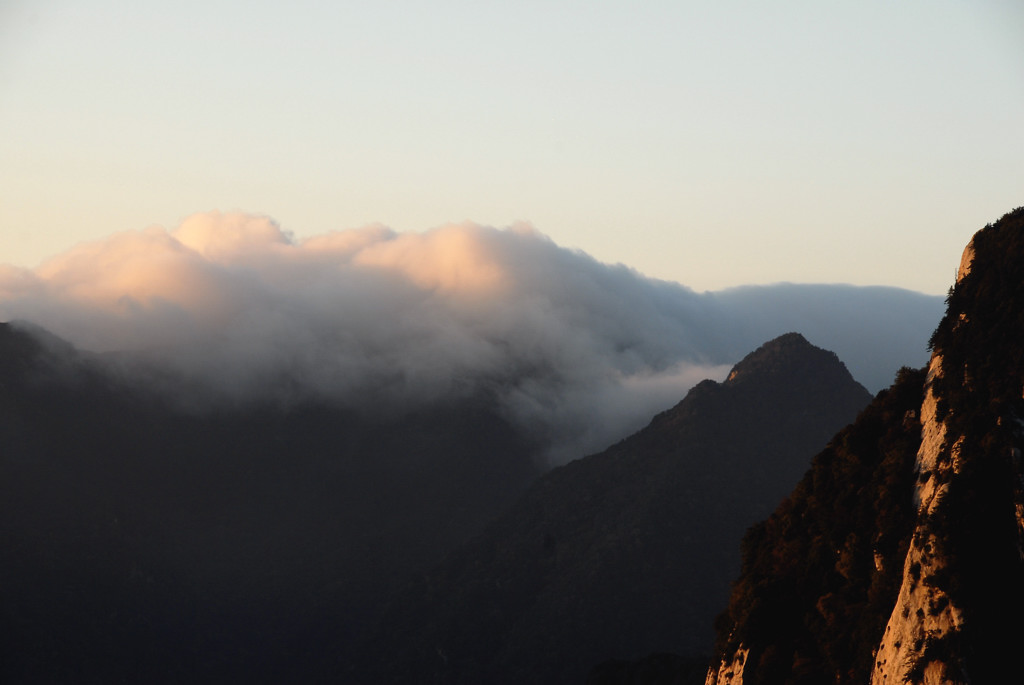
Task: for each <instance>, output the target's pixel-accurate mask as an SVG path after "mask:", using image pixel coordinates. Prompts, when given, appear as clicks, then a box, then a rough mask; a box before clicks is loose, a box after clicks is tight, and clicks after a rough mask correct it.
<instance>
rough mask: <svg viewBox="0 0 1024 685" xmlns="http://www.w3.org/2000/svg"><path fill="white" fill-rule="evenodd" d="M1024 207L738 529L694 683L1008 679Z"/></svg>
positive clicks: (1017, 512) (1012, 638) (964, 267)
mask: <svg viewBox="0 0 1024 685" xmlns="http://www.w3.org/2000/svg"><path fill="white" fill-rule="evenodd" d="M1022 336H1024V208H1020V209H1016V210H1014V211H1013V212H1010V213H1008V214H1006V215H1005V216H1003V217H1002V218H1001V219H1000V220H999V221H997V222H996V223H994V224H990V225H988V226H986V227H985V228H983V229H982V230H980V231H979V232H977V233H976V234H975V235H974V237H973V238H972V240H971V241H970V243H969V244H968V246H967V248H966V250H965V251H964V254H963V257H962V259H961V263H960V268H959V271H958V274H957V280H956V283H955V285H954V286H953V287H952V288H951V289H950V293H949V297H948V298H947V309H946V314H945V316H944V318H943V319H942V321H941V322H940V323H939V326H938V328H937V329H936V331H935V333H934V335H933V336H932V340H931V347H932V356H931V361H930V363H929V364H928V366H927V367H926V368H924V369H920V370H916V371H915V370H910V369H906V370H904V371H903V372H901V373H900V375H899V377H898V379H897V382H896V384H895V385H894V386H893V387H892V388H890V389H889V390H888V391H885V392H883V393H881V394H879V396H878V398H877V399H876V400H875V401H874V402H873V403H872V405H871V406H870V407H869V408H868V409H867V410H865V412H864V413H863V414H862V415H861V417H860V419H859V420H858V421H857V422H856V423H855V424H854V425H853V426H851V427H849V428H847V429H846V430H844V431H843V432H841V433H840V434H839V435H837V436H836V438H835V439H833V440H832V442H831V443H830V445H829V447H828V448H827V449H826V450H825V451H824V452H822V453H821V454H819V455H818V456H817V457H815V460H814V463H813V465H812V467H811V469H810V471H808V473H807V474H806V476H805V477H804V478H803V480H802V481H801V482H800V484H799V485H798V486H797V488H796V489H795V490H794V491H793V492H792V493H791V494H790V495H789V496H788V497H787V498H786V499H785V500H784V501H783V502H782V504H781V505H780V506H779V507H778V508H777V509H776V511H775V512H774V513H773V514H772V515H771V516H770V517H769V518H768V519H767V520H766V521H765V522H763V523H761V524H759V525H758V526H755V527H754V528H752V529H751V531H750V532H749V533H748V535H747V536H746V538H745V539H744V543H743V567H742V572H741V574H740V576H739V579H738V580H737V582H736V584H735V587H734V590H733V593H732V596H731V598H730V601H729V604H728V609H727V610H726V612H725V613H724V614H723V615H722V617H721V620H720V622H719V624H718V625H719V632H718V644H717V648H716V652H715V654H714V659H713V662H712V668H711V669H710V672H709V674H708V679H707V682H708V683H709V684H711V683H720V684H725V683H729V684H731V685H737V684H739V683H744V684H750V683H821V682H840V683H853V682H871V683H873V684H874V685H881V684H883V683H929V684H931V683H994V682H1019V681H1020V679H1021V678H1022V677H1024V676H1022V673H1024V671H1022V670H1021V667H1020V664H1019V663H1018V662H1017V660H1016V658H1015V656H1014V655H1015V654H1016V653H1017V651H1018V649H1019V646H1020V644H1021V643H1022V640H1024V628H1021V623H1020V617H1021V616H1022V615H1024V552H1022V550H1024V478H1022V476H1024V465H1022V460H1021V456H1020V455H1021V449H1022V447H1024V428H1022V426H1024V424H1022V418H1024V400H1022V396H1021V388H1022V386H1024V347H1022V346H1021V344H1020V340H1021V337H1022Z"/></svg>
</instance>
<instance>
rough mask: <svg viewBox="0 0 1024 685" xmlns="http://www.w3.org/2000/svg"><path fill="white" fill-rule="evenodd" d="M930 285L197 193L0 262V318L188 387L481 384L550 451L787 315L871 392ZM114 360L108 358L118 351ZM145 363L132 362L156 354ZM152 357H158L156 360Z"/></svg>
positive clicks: (563, 453) (613, 425)
mask: <svg viewBox="0 0 1024 685" xmlns="http://www.w3.org/2000/svg"><path fill="white" fill-rule="evenodd" d="M942 308H943V304H942V298H940V297H934V296H926V295H921V294H918V293H912V292H909V291H905V290H899V289H895V288H855V287H852V286H837V285H829V286H815V285H806V286H804V285H793V284H780V285H775V286H761V287H754V286H751V287H744V288H735V289H730V290H725V291H719V292H714V293H696V292H694V291H692V290H690V289H688V288H686V287H684V286H682V285H680V284H678V283H672V282H666V281H659V280H654V279H650V278H646V277H644V276H643V275H642V274H640V273H638V272H636V271H635V270H632V269H630V268H627V267H626V266H623V265H610V264H604V263H600V262H598V261H596V260H594V259H593V258H591V257H589V256H588V255H586V254H585V253H583V252H580V251H578V250H571V249H566V248H564V247H560V246H558V245H556V244H555V243H554V242H552V241H551V240H550V239H549V238H547V237H545V236H544V235H542V234H541V233H539V232H538V231H536V230H535V229H533V228H532V227H530V226H529V225H526V224H522V225H516V226H512V227H509V228H505V229H497V228H492V227H488V226H481V225H476V224H470V223H464V224H453V225H447V226H441V227H437V228H434V229H431V230H428V231H425V232H422V233H396V232H394V231H392V230H390V229H388V228H386V227H383V226H370V227H366V228H360V229H354V230H344V231H337V232H332V233H328V234H325V235H320V236H315V237H312V238H308V239H303V240H297V239H295V238H294V237H293V236H292V235H291V234H289V233H288V232H286V231H284V230H282V228H281V227H280V226H279V225H278V224H277V223H276V222H274V221H273V220H272V219H270V218H268V217H265V216H257V215H251V214H245V213H240V212H231V213H222V212H208V213H203V214H196V215H194V216H191V217H189V218H188V219H186V220H185V221H184V222H182V223H181V225H180V226H178V227H176V228H174V229H173V230H167V229H164V228H160V227H153V228H149V229H146V230H141V231H130V232H124V233H118V234H115V235H112V236H109V237H107V238H105V239H103V240H99V241H96V242H90V243H84V244H80V245H78V246H75V247H73V248H71V249H69V250H68V251H66V252H65V253H63V254H61V255H59V256H56V257H54V258H52V259H50V260H48V261H46V262H44V263H43V264H41V265H39V266H38V267H36V268H32V269H24V268H17V267H12V266H0V320H4V321H27V322H31V323H32V324H34V325H37V326H41V327H43V328H45V329H47V330H48V331H50V332H52V333H54V334H56V335H57V336H60V337H61V338H64V339H66V340H68V341H70V342H71V343H73V344H74V345H75V346H77V347H78V348H80V349H83V350H89V351H92V352H98V353H107V352H120V353H127V354H121V355H117V356H116V358H117V359H118V360H120V361H119V364H121V367H120V368H121V369H122V371H123V370H124V369H126V368H129V367H128V366H125V365H124V360H125V359H131V360H133V361H132V364H131V365H130V367H131V368H132V369H133V370H134V371H133V372H135V373H138V374H139V376H138V377H139V378H145V379H146V382H149V383H157V382H158V381H157V380H156V379H158V378H160V379H164V380H166V379H168V378H173V379H176V380H175V382H174V384H168V387H171V385H174V386H175V387H177V388H179V389H180V387H189V388H190V389H191V390H190V393H191V394H190V396H189V397H190V398H191V399H188V398H186V399H185V400H184V401H186V402H193V403H194V404H195V405H196V406H206V405H209V404H216V403H219V402H229V403H233V404H238V403H245V402H250V401H268V400H269V401H275V402H295V401H300V400H303V399H310V398H315V399H321V400H328V401H332V402H337V403H340V404H343V405H345V406H349V407H352V408H356V409H369V410H371V411H388V410H390V408H396V407H398V408H409V407H412V406H415V405H417V404H419V403H424V402H436V401H443V400H446V399H450V398H473V397H488V398H491V399H493V400H495V401H496V402H497V403H498V405H499V406H500V407H501V409H502V411H504V412H505V413H506V415H507V416H508V417H509V418H511V419H512V420H513V421H514V422H516V423H517V424H518V425H520V426H522V427H524V428H526V429H527V430H530V431H531V432H533V433H534V434H535V435H540V436H544V437H545V438H546V439H547V441H548V442H549V444H550V446H551V447H550V450H549V452H550V454H549V456H550V458H551V460H552V461H553V462H556V463H557V462H564V461H566V460H567V459H571V458H574V457H577V456H582V455H583V454H586V453H588V452H592V451H596V450H599V449H602V448H603V447H605V446H607V445H608V444H609V443H610V442H612V441H614V440H616V439H618V438H620V437H623V436H624V435H626V434H628V433H629V432H631V431H633V430H636V429H637V428H639V427H641V426H642V425H643V424H644V423H645V422H646V421H647V420H649V419H650V417H651V416H652V415H653V414H654V413H656V412H658V411H661V410H664V409H666V408H668V407H670V406H671V405H672V404H674V403H675V402H677V401H678V400H680V399H681V398H682V397H683V396H684V395H685V393H686V391H687V390H688V389H689V388H690V387H691V386H693V385H694V384H695V383H696V382H698V381H700V380H702V379H704V378H713V379H722V378H724V377H725V375H726V374H727V373H728V370H729V368H730V367H731V365H732V364H734V363H735V362H737V361H738V360H739V359H740V358H742V356H744V355H745V354H746V353H748V352H750V351H752V350H753V349H755V348H756V347H757V346H759V345H760V344H761V343H763V342H765V341H766V340H769V339H771V338H773V337H775V336H777V335H780V334H782V333H786V332H789V331H794V330H795V331H799V332H801V333H803V334H804V335H805V337H807V338H808V340H809V341H810V342H812V343H813V344H816V345H818V346H821V347H825V348H827V349H831V350H833V351H835V352H837V353H838V354H839V356H840V358H841V359H843V361H845V362H846V363H847V365H848V366H849V367H850V369H851V371H852V372H853V374H854V376H855V377H856V378H857V379H858V380H860V381H861V382H862V383H864V384H865V385H866V386H867V387H868V388H869V389H870V390H872V391H876V390H878V389H880V388H881V387H884V386H886V385H888V384H889V382H891V380H892V377H893V374H894V373H895V372H896V370H897V369H898V368H899V367H900V366H902V365H910V366H921V365H923V364H924V363H925V362H926V361H927V350H926V347H925V346H926V342H927V340H928V337H929V335H930V333H931V331H932V329H933V328H934V326H935V325H936V324H937V322H938V320H939V317H940V316H941V314H942ZM112 358H114V357H112ZM147 369H148V371H145V370H147ZM154 370H158V371H159V372H158V373H157V372H154Z"/></svg>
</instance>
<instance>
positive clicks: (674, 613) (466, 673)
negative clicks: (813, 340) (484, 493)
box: [338, 333, 870, 684]
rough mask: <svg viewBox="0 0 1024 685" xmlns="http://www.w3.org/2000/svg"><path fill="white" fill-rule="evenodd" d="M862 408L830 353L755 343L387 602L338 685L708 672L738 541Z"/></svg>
mask: <svg viewBox="0 0 1024 685" xmlns="http://www.w3.org/2000/svg"><path fill="white" fill-rule="evenodd" d="M869 401H870V395H869V393H868V392H867V391H866V390H865V389H864V388H863V387H862V386H861V385H859V384H858V383H857V382H855V381H854V380H853V378H852V377H851V376H850V374H849V372H848V371H847V370H846V368H845V366H844V365H843V364H842V363H841V362H840V361H839V360H838V358H837V357H836V356H835V355H834V354H833V353H830V352H827V351H825V350H822V349H819V348H816V347H814V346H812V345H810V344H809V343H808V342H807V341H806V340H805V339H804V338H803V337H802V336H800V335H798V334H795V333H791V334H787V335H783V336H781V337H779V338H777V339H775V340H772V341H771V342H769V343H766V344H765V345H763V346H762V347H761V348H759V349H758V350H757V351H755V352H753V353H751V354H750V355H748V356H747V357H746V358H745V359H744V360H743V361H741V362H740V363H739V364H737V365H736V366H735V367H734V369H733V371H732V373H731V374H730V375H729V378H728V380H726V381H725V382H723V383H716V382H713V381H704V382H702V383H700V384H699V385H697V386H696V387H694V388H693V389H692V390H691V391H690V393H689V394H688V395H687V396H686V398H685V399H684V400H683V401H681V402H680V403H679V404H678V405H676V406H675V407H673V408H672V409H670V410H668V411H666V412H663V413H661V414H659V415H658V416H656V417H655V418H654V419H653V420H652V421H651V422H650V424H649V425H648V426H647V427H646V428H644V429H643V430H641V431H639V432H638V433H636V434H634V435H632V436H631V437H629V438H627V439H626V440H623V441H621V442H620V443H618V444H616V445H614V446H612V447H610V448H609V449H607V450H606V451H604V452H602V453H600V454H596V455H593V456H589V457H586V458H584V459H580V460H577V461H575V462H572V463H570V464H568V465H566V466H564V467H561V468H557V469H555V470H553V471H551V472H550V473H548V474H546V475H545V476H544V477H542V478H541V479H540V480H539V481H538V482H537V483H536V484H534V485H533V486H532V487H531V488H530V490H529V491H528V492H527V493H526V495H525V496H524V497H523V498H522V499H520V500H519V501H518V502H517V503H516V505H515V506H514V507H513V508H512V509H510V510H509V511H508V512H507V513H506V514H505V515H503V516H502V517H501V518H500V519H498V520H497V521H496V522H495V523H494V524H492V525H491V526H489V527H488V528H487V530H486V531H485V532H484V533H483V534H482V535H480V536H479V537H477V538H476V539H475V540H473V541H472V542H471V543H470V544H468V545H465V546H463V547H462V548H460V549H458V550H457V551H456V552H454V553H452V554H451V555H450V556H449V557H448V558H447V559H446V560H445V561H444V563H443V564H441V565H440V566H439V567H438V568H436V569H435V570H434V571H432V572H430V573H429V574H426V575H425V576H423V577H422V578H421V579H420V580H419V581H418V582H416V583H414V584H413V585H412V586H411V587H409V588H408V589H407V591H405V592H404V593H403V594H401V595H399V597H398V599H397V600H396V601H394V602H392V603H391V605H390V607H389V609H388V611H387V612H386V613H385V615H384V617H383V619H382V620H381V622H380V624H379V627H378V629H377V631H376V633H375V638H374V639H373V640H372V641H371V642H370V643H369V644H367V645H366V646H365V648H364V649H363V650H362V651H363V655H364V657H365V659H364V660H363V662H362V663H359V664H358V665H357V667H356V668H354V669H352V670H350V671H348V672H345V673H344V675H343V676H342V680H344V681H345V682H358V683H376V682H388V683H467V684H468V683H484V682H486V683H495V684H497V683H519V684H522V683H556V682H579V683H582V682H583V680H584V679H585V677H586V675H587V673H588V671H590V669H591V668H592V667H594V666H595V665H596V664H597V663H598V662H601V661H604V660H606V659H609V658H613V657H618V658H635V657H642V656H644V655H647V654H649V653H652V652H659V651H670V652H676V653H681V654H683V655H685V656H699V655H702V654H704V655H706V654H707V652H708V650H709V649H710V646H711V640H712V636H713V630H712V620H713V618H714V616H715V614H716V613H717V612H718V611H719V610H720V608H721V606H722V604H723V603H724V601H725V599H726V597H727V595H728V583H729V579H730V578H731V577H733V575H734V573H735V571H736V569H738V565H739V553H738V550H737V544H738V542H739V539H740V537H741V535H742V533H743V531H744V530H745V529H746V528H747V527H748V526H749V525H751V524H752V523H753V522H754V521H756V520H757V519H758V518H760V517H763V516H764V515H765V514H767V513H768V512H769V511H770V510H771V508H772V507H773V506H774V505H775V503H776V502H777V501H778V499H779V498H780V497H781V496H782V495H783V494H784V493H786V492H788V491H789V490H790V489H791V488H792V485H793V483H795V482H796V481H797V479H798V478H799V476H800V475H801V474H802V473H803V472H804V471H805V470H806V468H807V466H808V464H809V462H810V458H811V456H812V455H813V454H814V453H815V452H816V451H818V450H819V449H820V448H821V446H822V445H824V444H825V442H826V441H827V440H828V438H829V437H830V436H832V435H833V434H834V433H835V431H836V430H838V429H839V428H841V427H842V426H844V425H845V424H847V423H848V422H850V421H851V420H853V418H854V417H855V416H856V414H857V412H858V411H859V410H860V409H861V408H862V407H863V406H865V405H866V404H867V403H868V402H869ZM338 668H339V669H344V668H345V665H344V664H339V665H338Z"/></svg>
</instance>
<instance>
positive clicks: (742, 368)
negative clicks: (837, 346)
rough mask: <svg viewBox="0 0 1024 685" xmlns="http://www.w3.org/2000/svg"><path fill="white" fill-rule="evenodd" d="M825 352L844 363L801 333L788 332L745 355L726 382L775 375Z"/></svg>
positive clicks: (836, 361) (836, 360)
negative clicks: (808, 340) (813, 343)
mask: <svg viewBox="0 0 1024 685" xmlns="http://www.w3.org/2000/svg"><path fill="white" fill-rule="evenodd" d="M823 353H824V354H825V355H829V356H831V357H832V358H833V359H834V360H835V363H836V364H839V365H842V362H840V361H839V358H838V357H836V355H835V354H834V353H832V352H828V351H827V350H823V349H821V348H819V347H815V346H814V345H812V344H811V343H809V342H807V339H806V338H805V337H804V336H802V335H800V334H799V333H786V334H784V335H780V336H779V337H777V338H773V339H772V340H769V341H768V342H766V343H764V344H763V345H761V346H760V347H758V348H757V349H756V350H754V351H753V352H751V353H750V354H748V355H747V356H746V357H744V358H743V359H742V360H741V361H740V362H739V363H738V364H736V366H734V367H733V368H732V371H730V372H729V377H728V378H727V379H726V381H725V382H726V383H735V382H737V381H739V380H744V379H746V378H748V377H751V376H756V375H763V374H772V375H774V374H775V373H777V372H778V371H780V370H781V369H783V368H785V367H787V366H789V365H792V364H793V363H796V362H801V361H802V360H806V359H807V358H810V357H820V356H821V355H822V354H823ZM844 368H845V367H844Z"/></svg>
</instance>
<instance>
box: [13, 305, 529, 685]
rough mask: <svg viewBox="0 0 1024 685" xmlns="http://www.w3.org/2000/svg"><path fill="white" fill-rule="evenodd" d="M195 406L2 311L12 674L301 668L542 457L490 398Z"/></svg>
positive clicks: (69, 678)
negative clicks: (355, 406) (174, 400)
mask: <svg viewBox="0 0 1024 685" xmlns="http://www.w3.org/2000/svg"><path fill="white" fill-rule="evenodd" d="M377 410H378V411H377V415H376V416H374V417H373V418H368V417H367V416H366V415H363V414H358V415H357V414H355V413H353V412H345V411H341V410H338V409H335V408H332V407H330V406H325V405H303V406H293V407H291V408H287V409H282V408H279V407H272V406H262V407H247V408H245V409H244V410H243V409H241V408H239V409H237V410H229V409H222V410H220V411H217V412H212V413H211V412H202V413H190V412H187V411H184V410H181V409H180V408H176V407H175V406H170V405H168V404H167V403H166V402H164V401H163V400H162V399H161V398H160V397H158V396H157V395H154V394H152V393H145V392H141V391H139V390H137V389H134V390H133V389H131V388H130V387H128V386H124V385H121V384H119V383H118V381H117V380H115V379H114V378H113V377H112V376H110V375H109V374H107V373H105V372H104V371H103V370H102V369H101V367H100V366H99V365H97V363H96V360H95V359H94V358H91V357H89V356H86V355H80V354H78V353H76V352H75V351H74V350H73V349H72V348H71V347H70V346H68V345H66V344H65V343H62V342H61V341H59V340H56V339H54V338H53V337H52V336H45V335H40V334H39V333H38V332H35V333H34V334H33V335H29V334H28V333H26V332H25V331H23V330H18V329H16V328H14V327H12V326H10V325H7V324H0V540H2V541H3V554H2V555H0V681H2V682H10V683H26V682H27V683H36V682H45V683H50V682H75V683H84V682H102V683H114V682H132V683H136V682H138V683H141V682H146V683H158V682H175V683H181V682H283V681H286V680H288V677H286V675H285V674H294V673H296V672H299V673H301V672H302V671H303V664H305V663H308V662H310V661H311V660H312V659H313V658H314V657H315V656H316V655H319V653H320V652H321V649H322V646H323V644H322V643H323V641H325V640H328V639H329V640H330V642H331V643H332V644H335V643H337V642H338V641H339V640H341V641H344V640H345V639H347V638H348V637H349V636H351V635H352V634H354V633H356V632H357V631H359V630H361V629H362V627H363V624H364V622H365V621H366V620H367V617H368V616H369V615H370V611H371V609H372V608H373V607H375V606H376V605H377V604H378V603H379V602H380V601H381V600H382V597H384V596H385V595H386V594H388V593H390V592H392V591H393V590H394V589H395V588H396V587H398V586H399V585H400V584H402V583H403V582H404V581H405V580H406V579H407V577H408V576H409V575H411V574H414V573H416V572H417V571H422V570H424V569H426V568H427V567H429V566H430V565H432V564H434V563H436V562H437V561H439V560H440V559H441V558H442V557H443V555H444V554H445V553H446V552H447V551H449V550H451V549H453V548H454V547H456V546H457V545H458V544H460V543H462V542H464V541H466V540H467V539H469V538H470V537H471V536H472V535H473V534H475V533H477V532H479V530H480V529H481V528H482V526H483V524H484V522H486V521H488V520H490V519H492V518H493V517H494V516H495V515H496V514H497V513H498V512H499V511H501V510H502V509H503V508H504V507H505V506H507V505H508V504H509V503H510V502H511V501H512V499H514V497H515V496H517V495H518V494H519V493H521V492H522V491H523V490H524V489H525V487H526V486H527V485H528V483H529V482H531V481H532V480H533V479H534V478H535V477H536V476H537V474H538V472H539V471H538V468H537V467H536V466H535V463H536V462H535V460H534V459H535V457H536V456H537V455H536V453H535V447H536V446H535V445H533V444H531V442H530V440H528V439H526V438H524V436H522V435H521V433H518V432H516V431H515V430H513V429H512V428H511V427H510V426H509V425H508V424H507V423H506V422H505V421H504V420H503V419H502V418H501V417H500V416H499V415H498V414H497V413H496V411H494V410H493V406H492V405H489V404H488V403H487V402H486V401H480V400H479V399H478V400H477V401H474V402H472V403H471V402H464V403H455V402H452V403H449V404H444V405H440V404H439V405H437V406H432V407H425V408H420V409H418V410H417V411H414V412H407V413H403V414H395V415H390V416H389V415H387V414H386V413H385V412H384V411H383V409H382V408H377Z"/></svg>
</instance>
